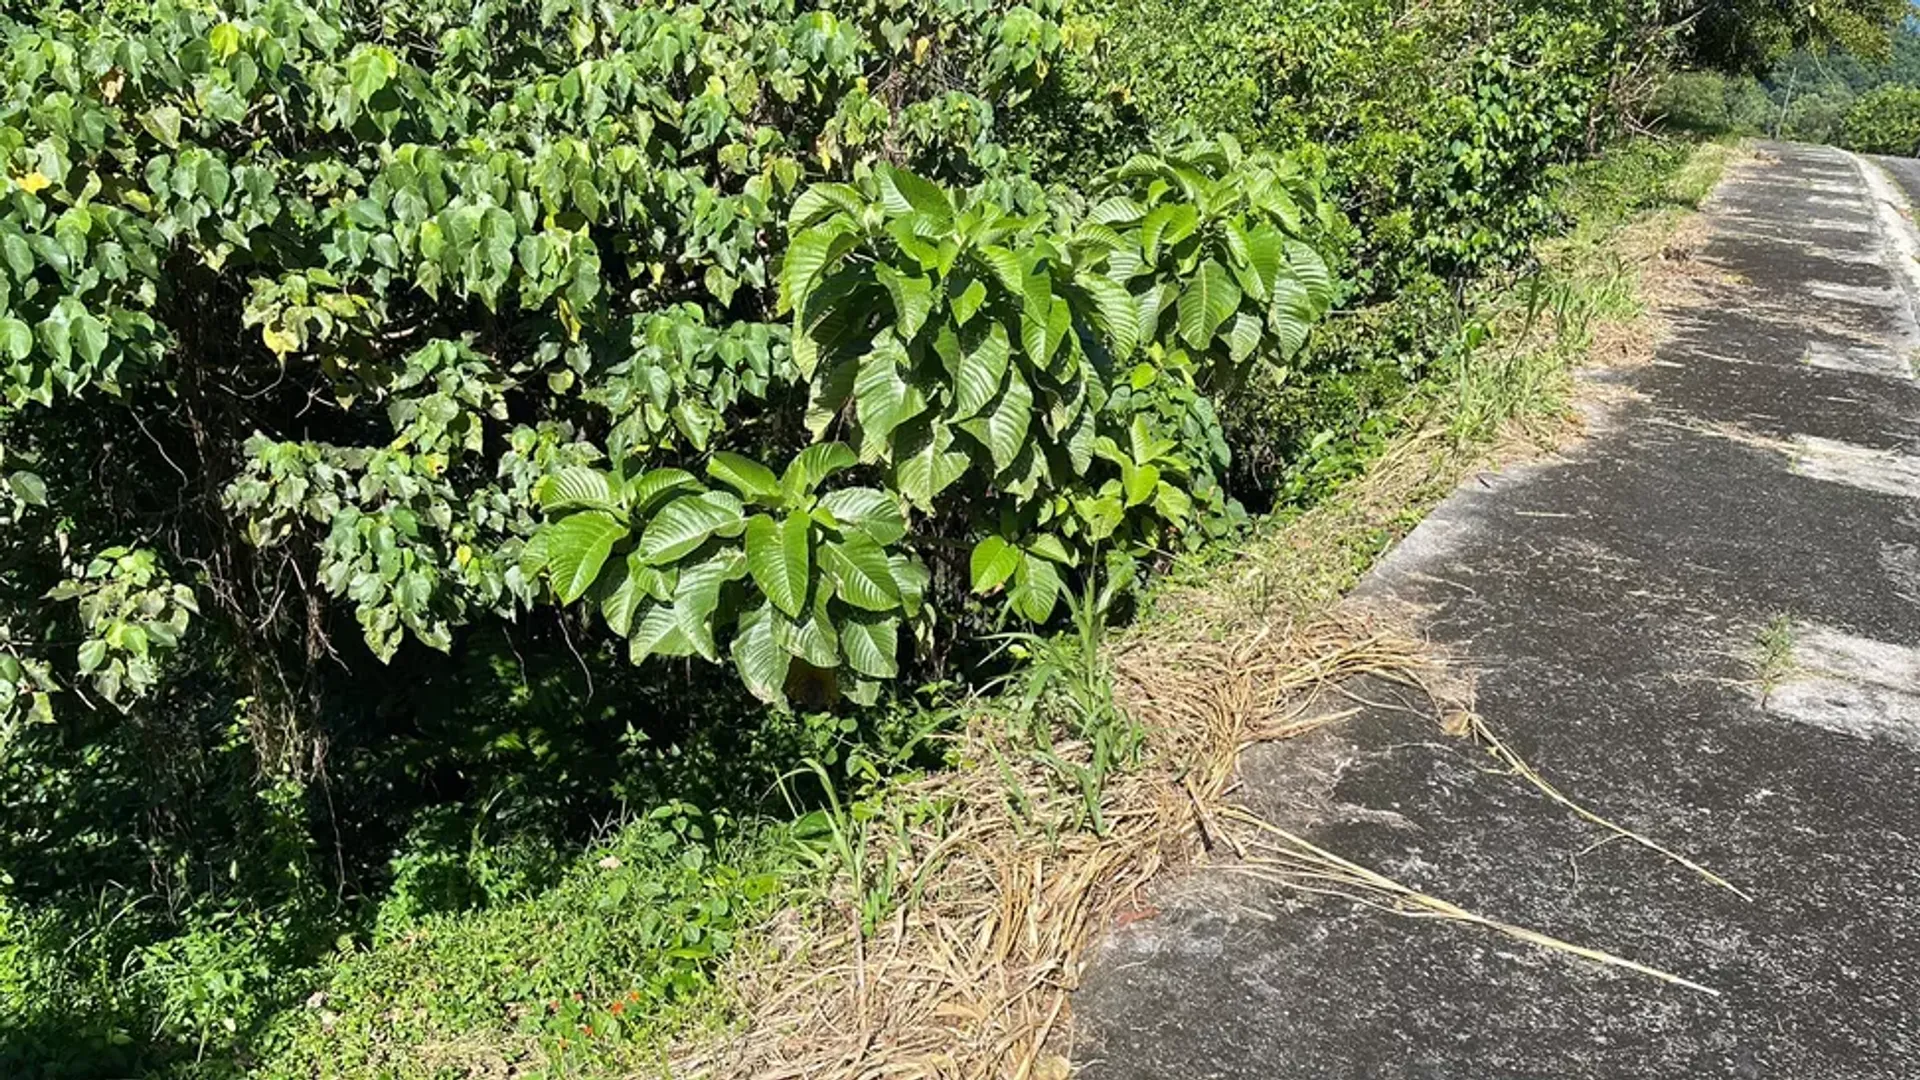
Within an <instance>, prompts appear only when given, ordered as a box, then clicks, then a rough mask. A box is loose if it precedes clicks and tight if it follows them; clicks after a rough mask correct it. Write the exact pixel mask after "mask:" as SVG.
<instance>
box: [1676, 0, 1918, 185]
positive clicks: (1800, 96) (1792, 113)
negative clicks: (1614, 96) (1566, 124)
mask: <svg viewBox="0 0 1920 1080" xmlns="http://www.w3.org/2000/svg"><path fill="white" fill-rule="evenodd" d="M1650 114H1651V115H1653V116H1657V117H1659V118H1660V119H1661V121H1662V122H1663V123H1665V124H1666V125H1667V126H1669V127H1670V128H1674V129H1681V130H1688V131H1693V132H1698V133H1706V134H1711V135H1765V136H1769V137H1772V138H1777V139H1787V140H1791V141H1794V142H1810V143H1830V144H1832V145H1836V146H1843V147H1846V148H1847V149H1849V150H1858V151H1861V152H1863V153H1871V154H1894V155H1899V156H1902V157H1911V156H1914V155H1915V154H1917V153H1920V21H1916V20H1915V19H1914V17H1913V15H1912V14H1911V13H1910V12H1907V13H1902V18H1901V21H1900V22H1899V24H1898V25H1897V26H1896V27H1895V29H1894V31H1893V33H1892V35H1891V37H1890V38H1887V39H1885V40H1881V39H1878V38H1874V39H1870V40H1867V41H1857V42H1851V43H1848V42H1838V43H1836V42H1831V41H1828V42H1820V43H1816V47H1813V48H1801V49H1798V50H1795V51H1794V52H1792V53H1791V54H1789V55H1787V56H1785V57H1784V58H1782V59H1780V60H1778V62H1776V63H1774V64H1773V65H1772V66H1771V67H1766V68H1755V69H1753V70H1744V71H1727V70H1719V69H1713V70H1697V71H1685V72H1681V73H1678V74H1676V75H1674V76H1673V77H1672V78H1671V79H1669V80H1668V81H1667V82H1666V83H1665V85H1664V86H1663V87H1662V88H1661V90H1660V92H1659V94H1658V95H1657V96H1656V97H1655V99H1654V102H1653V106H1652V109H1651V110H1650Z"/></svg>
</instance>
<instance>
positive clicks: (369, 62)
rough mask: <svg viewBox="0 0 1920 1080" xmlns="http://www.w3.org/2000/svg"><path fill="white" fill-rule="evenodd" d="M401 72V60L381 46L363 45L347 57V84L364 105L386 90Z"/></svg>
mask: <svg viewBox="0 0 1920 1080" xmlns="http://www.w3.org/2000/svg"><path fill="white" fill-rule="evenodd" d="M399 70H400V64H399V60H398V59H397V58H396V57H395V56H394V55H393V52H392V51H391V50H389V49H383V48H380V47H379V46H375V45H362V46H361V47H359V48H358V49H356V50H354V53H353V55H352V56H349V57H347V82H348V84H349V85H351V86H352V87H353V93H354V96H355V97H357V98H359V99H360V101H361V102H362V103H365V102H366V101H368V100H369V99H371V98H372V97H373V95H375V94H377V93H379V92H380V91H381V90H383V89H385V88H386V85H387V83H388V82H389V81H390V80H392V78H393V77H394V75H396V74H397V73H398V72H399Z"/></svg>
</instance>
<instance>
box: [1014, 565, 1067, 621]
mask: <svg viewBox="0 0 1920 1080" xmlns="http://www.w3.org/2000/svg"><path fill="white" fill-rule="evenodd" d="M1008 599H1009V601H1010V602H1011V603H1012V604H1013V609H1014V611H1016V612H1018V613H1019V614H1020V616H1021V617H1022V618H1024V619H1026V620H1027V621H1029V622H1034V623H1044V622H1046V621H1047V620H1048V619H1051V618H1053V609H1054V607H1055V606H1056V605H1058V604H1059V602H1060V571H1059V570H1057V569H1055V568H1054V565H1053V563H1051V562H1048V561H1047V560H1046V559H1042V558H1039V557H1037V556H1033V555H1025V556H1022V557H1021V559H1020V566H1019V569H1017V570H1016V571H1015V572H1014V575H1013V591H1012V592H1011V593H1009V594H1008Z"/></svg>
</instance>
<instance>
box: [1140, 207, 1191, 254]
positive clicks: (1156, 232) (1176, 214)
mask: <svg viewBox="0 0 1920 1080" xmlns="http://www.w3.org/2000/svg"><path fill="white" fill-rule="evenodd" d="M1199 225H1200V212H1199V211H1198V210H1196V209H1194V208H1193V207H1192V206H1190V205H1187V204H1185V203H1178V204H1175V205H1172V206H1162V207H1158V208H1156V209H1154V210H1153V211H1151V212H1150V213H1148V214H1147V216H1146V219H1145V220H1144V221H1142V222H1141V224H1140V249H1141V250H1142V251H1143V252H1145V253H1146V256H1147V261H1148V262H1158V261H1159V260H1160V245H1162V244H1165V245H1167V246H1168V247H1172V246H1174V245H1176V244H1178V243H1180V241H1182V240H1185V239H1186V238H1187V237H1189V236H1192V235H1193V230H1194V229H1196V228H1198V227H1199Z"/></svg>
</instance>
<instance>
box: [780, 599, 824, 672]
mask: <svg viewBox="0 0 1920 1080" xmlns="http://www.w3.org/2000/svg"><path fill="white" fill-rule="evenodd" d="M773 640H774V641H775V642H777V643H778V644H779V645H780V647H781V648H782V649H784V650H786V651H787V653H788V654H790V655H792V656H793V657H795V658H796V659H800V660H804V661H806V662H807V663H809V664H811V665H813V666H814V667H816V668H820V669H822V670H825V671H831V670H833V669H834V668H836V667H839V666H840V635H839V634H838V633H837V632H835V630H834V627H833V624H832V623H831V622H828V621H827V618H826V616H825V615H824V614H822V613H821V612H820V611H818V610H814V611H809V612H807V614H806V615H805V616H803V617H801V618H798V619H789V618H787V617H786V616H784V615H781V614H779V613H778V612H776V613H775V614H774V616H773Z"/></svg>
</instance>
